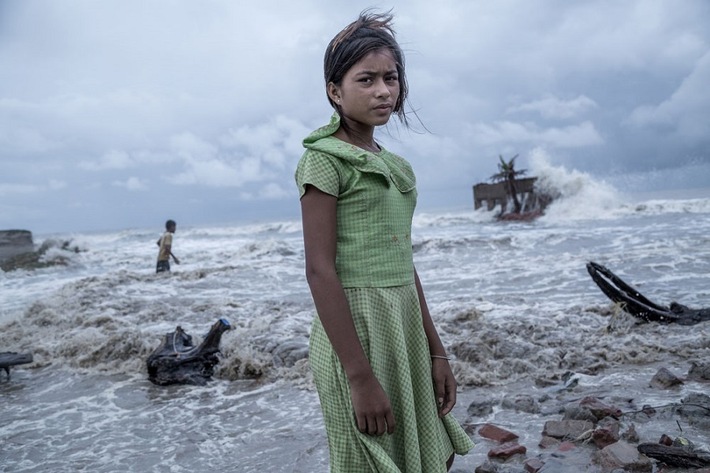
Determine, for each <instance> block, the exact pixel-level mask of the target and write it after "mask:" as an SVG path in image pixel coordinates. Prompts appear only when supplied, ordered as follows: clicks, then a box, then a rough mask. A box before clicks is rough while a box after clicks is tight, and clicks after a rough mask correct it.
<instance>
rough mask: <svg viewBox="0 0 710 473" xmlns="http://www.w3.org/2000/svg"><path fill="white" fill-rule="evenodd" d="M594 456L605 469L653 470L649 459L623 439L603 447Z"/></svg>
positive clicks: (639, 471) (642, 471) (649, 471)
mask: <svg viewBox="0 0 710 473" xmlns="http://www.w3.org/2000/svg"><path fill="white" fill-rule="evenodd" d="M595 458H596V461H597V463H598V464H599V465H600V466H601V467H602V468H604V470H605V471H611V470H614V469H621V470H623V471H633V472H638V473H646V472H648V473H651V472H652V471H653V464H652V463H651V460H650V459H649V458H648V457H646V456H645V455H642V454H641V453H639V451H638V450H636V448H634V447H633V446H632V445H630V444H628V443H626V442H624V441H623V440H621V441H619V442H616V443H613V444H611V445H609V446H607V447H604V448H603V449H602V450H600V451H599V452H598V453H597V455H596V456H595Z"/></svg>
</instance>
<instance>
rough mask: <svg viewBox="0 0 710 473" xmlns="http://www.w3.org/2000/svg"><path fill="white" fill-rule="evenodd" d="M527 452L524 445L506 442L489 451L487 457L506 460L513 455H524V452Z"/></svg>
mask: <svg viewBox="0 0 710 473" xmlns="http://www.w3.org/2000/svg"><path fill="white" fill-rule="evenodd" d="M527 451H528V450H527V448H525V445H520V444H519V443H516V442H508V443H504V444H503V445H499V446H497V447H495V448H492V449H490V450H489V451H488V456H489V457H491V458H503V459H508V458H510V457H512V456H513V455H517V454H519V453H520V454H523V455H525V452H527Z"/></svg>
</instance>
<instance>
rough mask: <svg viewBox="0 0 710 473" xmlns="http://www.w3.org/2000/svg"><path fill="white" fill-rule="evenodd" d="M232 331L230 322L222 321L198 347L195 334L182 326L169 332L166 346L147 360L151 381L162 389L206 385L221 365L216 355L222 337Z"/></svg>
mask: <svg viewBox="0 0 710 473" xmlns="http://www.w3.org/2000/svg"><path fill="white" fill-rule="evenodd" d="M230 328H231V326H230V325H229V322H227V321H226V320H225V319H219V320H218V321H217V322H216V323H215V324H214V325H212V327H211V328H210V331H209V333H208V334H207V336H205V339H204V340H203V342H202V343H201V344H200V345H198V346H194V345H193V343H192V335H188V334H187V333H186V332H185V331H184V330H183V329H182V327H180V326H178V327H177V328H176V329H175V331H174V332H170V333H166V334H165V337H164V338H163V343H161V344H160V346H159V347H158V348H156V349H155V351H154V352H153V353H151V354H150V356H149V357H148V360H147V365H148V379H150V381H152V382H153V383H155V384H158V385H161V386H165V385H168V384H196V385H200V386H202V385H204V384H206V383H207V381H208V380H209V379H210V378H211V377H212V375H213V374H214V366H215V365H216V364H217V363H218V362H219V358H218V356H217V355H218V353H219V343H220V341H221V340H222V334H223V333H224V332H226V331H227V330H229V329H230Z"/></svg>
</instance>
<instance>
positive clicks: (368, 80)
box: [358, 76, 399, 84]
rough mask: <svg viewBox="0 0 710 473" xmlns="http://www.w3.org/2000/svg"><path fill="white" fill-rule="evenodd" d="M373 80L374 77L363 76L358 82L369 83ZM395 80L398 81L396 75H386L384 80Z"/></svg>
mask: <svg viewBox="0 0 710 473" xmlns="http://www.w3.org/2000/svg"><path fill="white" fill-rule="evenodd" d="M374 81H375V79H374V78H372V77H363V78H362V79H360V80H359V81H358V82H363V83H365V84H371V83H372V82H374ZM397 81H399V77H398V76H386V77H385V82H397Z"/></svg>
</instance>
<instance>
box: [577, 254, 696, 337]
mask: <svg viewBox="0 0 710 473" xmlns="http://www.w3.org/2000/svg"><path fill="white" fill-rule="evenodd" d="M587 271H588V272H589V275H590V276H591V277H592V279H593V280H594V282H595V283H597V286H599V288H600V289H601V290H602V292H603V293H604V294H606V296H607V297H608V298H609V299H611V300H612V301H614V302H616V303H618V304H621V307H622V308H623V310H624V311H625V312H628V313H629V314H631V315H633V316H635V317H638V318H640V319H641V320H643V321H645V322H660V323H662V324H670V323H677V324H679V325H695V324H698V323H700V322H706V321H709V320H710V309H691V308H690V307H686V306H684V305H682V304H679V303H677V302H671V305H670V306H668V307H665V306H662V305H658V304H656V303H654V302H652V301H650V300H649V299H647V298H646V297H644V295H643V294H641V293H640V292H639V291H638V290H637V289H636V288H634V287H632V286H630V285H628V284H626V283H625V282H624V281H623V280H622V279H621V278H620V277H618V276H617V275H615V274H614V273H612V272H611V271H610V270H609V269H607V268H606V267H604V266H602V265H601V264H598V263H595V262H594V261H590V262H589V263H587Z"/></svg>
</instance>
